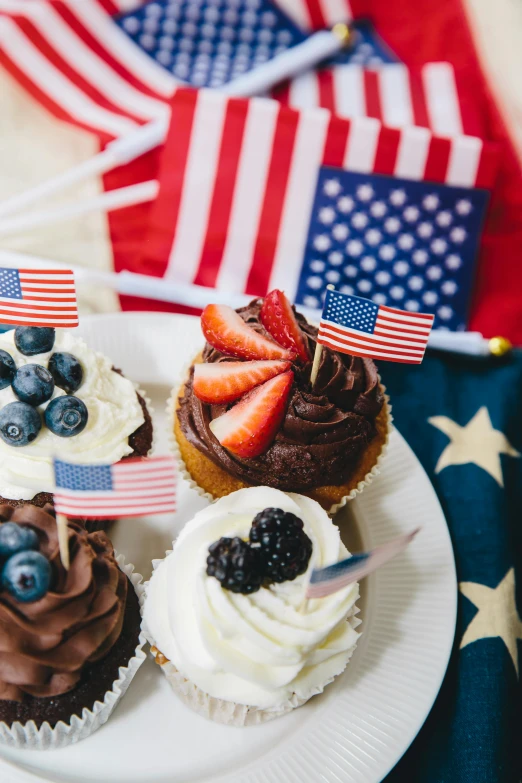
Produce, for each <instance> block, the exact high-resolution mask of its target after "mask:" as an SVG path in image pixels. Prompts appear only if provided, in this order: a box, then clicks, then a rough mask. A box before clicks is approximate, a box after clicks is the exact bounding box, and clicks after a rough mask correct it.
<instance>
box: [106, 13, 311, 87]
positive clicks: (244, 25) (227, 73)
mask: <svg viewBox="0 0 522 783" xmlns="http://www.w3.org/2000/svg"><path fill="white" fill-rule="evenodd" d="M116 23H117V24H118V25H119V26H120V27H121V29H122V30H123V31H124V32H125V33H127V35H128V36H129V37H130V38H132V40H133V41H134V42H135V43H136V44H137V45H138V46H139V47H140V48H141V49H143V50H144V52H145V53H146V54H148V55H149V56H150V57H152V58H154V60H155V61H156V62H157V63H158V64H159V65H162V66H163V67H164V68H166V69H167V70H168V71H170V73H172V74H173V75H174V76H175V77H176V78H177V79H178V80H180V81H183V82H186V83H187V84H191V85H192V86H193V87H221V86H222V85H223V84H226V83H227V82H229V81H231V80H232V79H235V78H237V77H238V76H241V75H242V74H244V73H246V72H247V71H250V70H252V69H253V68H256V67H257V66H258V65H260V64H262V63H264V62H266V61H267V60H270V59H272V58H273V57H275V56H276V55H278V54H281V53H282V52H285V51H286V50H287V49H289V48H290V47H291V46H295V45H296V44H298V43H301V41H303V40H304V39H305V38H306V35H305V34H304V33H303V32H301V31H300V30H299V29H298V28H297V27H296V26H295V25H294V24H293V23H292V22H291V21H290V19H288V17H287V16H285V14H283V13H282V11H281V10H280V9H279V8H277V6H275V5H273V4H272V3H270V2H269V0H226V1H225V2H222V0H157V2H152V3H147V4H146V5H144V6H142V7H141V8H138V9H136V10H135V11H133V12H132V13H130V14H126V15H125V16H121V17H119V18H118V19H117V20H116Z"/></svg>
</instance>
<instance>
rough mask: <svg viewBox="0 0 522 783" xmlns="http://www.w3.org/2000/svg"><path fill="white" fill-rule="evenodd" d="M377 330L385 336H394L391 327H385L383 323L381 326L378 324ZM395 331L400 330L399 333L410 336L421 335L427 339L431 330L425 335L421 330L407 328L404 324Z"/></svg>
mask: <svg viewBox="0 0 522 783" xmlns="http://www.w3.org/2000/svg"><path fill="white" fill-rule="evenodd" d="M375 331H376V332H378V333H379V334H382V335H383V336H384V337H393V336H394V334H393V332H392V331H391V330H390V329H385V328H384V327H383V326H382V325H381V326H379V325H376V327H375ZM395 331H396V332H397V331H398V332H399V334H404V335H408V336H409V335H411V336H412V337H414V336H415V335H416V336H417V337H419V335H420V336H421V339H425V340H426V339H427V338H428V335H429V332H427V333H426V334H425V335H421V333H420V332H416V331H415V330H414V329H406V328H405V327H404V326H402V327H401V328H400V329H399V330H395Z"/></svg>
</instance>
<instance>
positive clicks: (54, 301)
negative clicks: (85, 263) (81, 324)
mask: <svg viewBox="0 0 522 783" xmlns="http://www.w3.org/2000/svg"><path fill="white" fill-rule="evenodd" d="M0 323H3V324H11V325H13V326H54V327H56V326H58V327H72V326H78V305H77V302H76V288H75V285H74V274H73V272H72V271H70V270H69V269H65V270H56V269H39V270H36V269H10V268H0Z"/></svg>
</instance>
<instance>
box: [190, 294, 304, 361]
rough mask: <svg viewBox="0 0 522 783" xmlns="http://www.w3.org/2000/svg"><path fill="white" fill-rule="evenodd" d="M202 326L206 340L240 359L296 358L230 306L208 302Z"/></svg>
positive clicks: (202, 317) (225, 352)
mask: <svg viewBox="0 0 522 783" xmlns="http://www.w3.org/2000/svg"><path fill="white" fill-rule="evenodd" d="M201 328H202V330H203V334H204V335H205V339H206V340H207V341H208V342H209V343H210V345H212V346H213V347H214V348H215V349H216V350H218V351H220V352H221V353H224V354H226V355H227V356H236V357H237V358H239V359H286V360H290V359H293V358H294V354H293V353H292V352H291V351H287V350H286V349H285V348H282V347H281V346H280V345H277V343H274V342H272V341H271V340H267V338H266V337H263V335H261V334H259V332H256V331H255V330H254V329H251V328H250V326H248V325H247V324H246V323H245V322H244V321H243V319H242V318H241V316H240V315H239V314H238V313H236V311H235V310H233V309H232V308H231V307H228V306H227V305H216V304H211V305H207V307H205V309H204V310H203V315H202V316H201Z"/></svg>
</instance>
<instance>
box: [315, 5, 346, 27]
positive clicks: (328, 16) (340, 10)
mask: <svg viewBox="0 0 522 783" xmlns="http://www.w3.org/2000/svg"><path fill="white" fill-rule="evenodd" d="M319 4H320V6H321V11H322V12H323V16H324V20H325V22H326V24H327V25H328V26H331V25H334V24H335V23H336V22H349V21H350V20H351V18H352V9H351V8H350V4H349V3H348V0H319Z"/></svg>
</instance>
